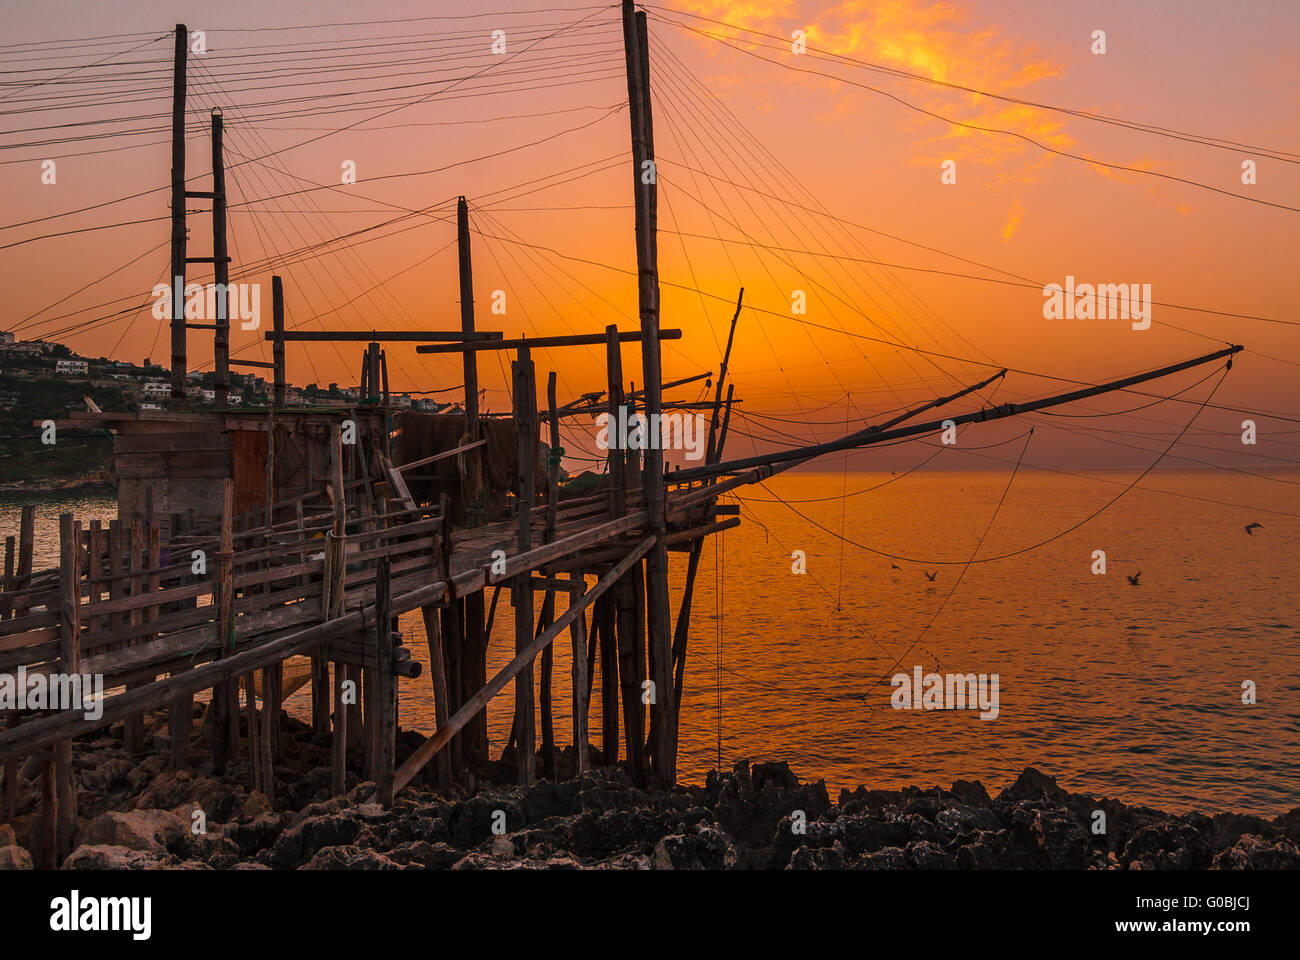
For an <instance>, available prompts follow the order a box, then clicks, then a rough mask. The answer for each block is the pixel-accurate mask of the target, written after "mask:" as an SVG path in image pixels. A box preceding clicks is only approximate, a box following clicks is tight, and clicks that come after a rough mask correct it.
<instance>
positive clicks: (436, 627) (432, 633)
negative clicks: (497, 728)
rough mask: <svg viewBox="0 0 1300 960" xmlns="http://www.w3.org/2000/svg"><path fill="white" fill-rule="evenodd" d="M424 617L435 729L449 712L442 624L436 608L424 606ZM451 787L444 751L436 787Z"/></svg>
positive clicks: (444, 788) (447, 761) (444, 722)
mask: <svg viewBox="0 0 1300 960" xmlns="http://www.w3.org/2000/svg"><path fill="white" fill-rule="evenodd" d="M420 613H421V614H422V615H423V617H424V635H425V637H426V639H427V640H428V643H429V679H430V680H431V681H432V683H433V717H434V722H435V723H436V724H437V729H439V730H441V729H442V728H443V727H445V726H446V725H447V717H448V716H449V715H450V711H448V709H447V676H446V661H445V660H444V658H443V654H442V624H441V623H440V622H439V617H438V608H437V607H434V606H424V607H421V608H420ZM450 786H451V757H450V756H448V754H447V752H446V751H443V752H442V753H439V754H438V787H439V789H442V790H446V789H448V788H449V787H450Z"/></svg>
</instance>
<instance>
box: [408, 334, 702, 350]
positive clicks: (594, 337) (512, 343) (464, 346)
mask: <svg viewBox="0 0 1300 960" xmlns="http://www.w3.org/2000/svg"><path fill="white" fill-rule="evenodd" d="M643 337H644V334H643V333H642V332H640V331H636V330H625V331H623V332H622V333H620V334H619V335H618V338H619V340H620V341H621V342H623V343H628V342H631V341H637V340H641V339H642V338H643ZM681 338H682V332H681V331H680V330H660V331H659V339H660V340H680V339H681ZM604 342H605V335H604V334H603V333H573V334H563V335H560V336H554V337H519V338H517V339H513V340H494V341H491V342H488V343H482V342H480V343H460V344H457V343H426V344H421V345H420V346H418V347H416V348H415V352H416V353H460V352H461V351H466V350H470V351H478V350H518V349H519V348H520V347H532V348H535V349H542V348H543V347H547V348H549V347H594V346H599V345H600V344H602V343H604Z"/></svg>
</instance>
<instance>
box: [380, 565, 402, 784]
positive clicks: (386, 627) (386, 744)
mask: <svg viewBox="0 0 1300 960" xmlns="http://www.w3.org/2000/svg"><path fill="white" fill-rule="evenodd" d="M390 574H391V570H390V567H389V560H388V558H387V557H381V558H380V559H379V562H378V564H377V565H376V567H375V643H376V646H377V648H378V649H377V660H378V667H377V669H376V671H375V675H376V684H375V685H376V686H377V687H378V688H379V696H378V706H379V716H378V717H377V718H376V723H375V727H376V729H377V730H378V731H379V733H378V743H377V745H376V753H377V756H376V758H375V766H376V771H375V782H376V783H377V784H378V786H379V802H380V803H382V804H383V805H384V806H386V807H391V806H392V805H393V774H394V773H395V772H396V771H395V770H394V766H393V764H394V759H395V753H394V748H395V746H396V737H397V711H396V706H397V691H396V689H395V678H394V676H393V634H392V629H393V622H392V592H391V591H392V582H391V580H390Z"/></svg>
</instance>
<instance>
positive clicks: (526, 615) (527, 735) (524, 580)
mask: <svg viewBox="0 0 1300 960" xmlns="http://www.w3.org/2000/svg"><path fill="white" fill-rule="evenodd" d="M511 366H512V367H513V373H514V391H513V393H514V407H515V409H514V417H515V427H516V429H517V436H518V448H517V449H518V464H519V488H518V490H517V493H518V496H519V532H518V543H517V545H516V552H517V553H523V552H524V551H525V550H528V549H529V548H530V547H531V546H532V520H531V514H532V506H533V494H534V485H533V481H534V473H535V466H534V465H535V464H536V462H537V433H536V431H535V429H534V417H535V411H536V407H537V396H536V388H535V386H534V381H533V361H532V358H531V357H530V355H529V350H528V348H527V347H520V348H519V353H518V359H516V360H515V361H514V362H513V363H512V364H511ZM511 603H512V604H513V606H514V608H515V653H516V654H518V653H519V652H520V651H522V650H524V649H526V648H527V647H528V646H529V645H530V644H531V643H532V641H533V582H532V575H531V574H530V573H527V572H525V573H523V574H521V575H519V576H518V577H516V578H515V581H514V584H513V585H512V587H511ZM533 699H534V691H533V667H532V663H531V662H530V663H528V664H526V665H525V666H524V668H523V669H522V670H521V671H520V672H519V675H518V676H517V677H516V678H515V723H516V727H517V729H518V739H517V742H516V750H517V751H518V754H517V758H518V767H517V769H518V779H519V782H520V783H521V784H522V785H523V786H531V785H532V783H533V779H534V777H535V770H536V756H535V737H536V729H535V717H534V703H533Z"/></svg>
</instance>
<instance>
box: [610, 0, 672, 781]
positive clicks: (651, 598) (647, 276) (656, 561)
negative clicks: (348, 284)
mask: <svg viewBox="0 0 1300 960" xmlns="http://www.w3.org/2000/svg"><path fill="white" fill-rule="evenodd" d="M623 46H624V59H625V62H626V66H627V89H628V101H629V105H630V108H631V109H630V111H629V113H630V115H631V124H632V158H633V165H634V170H633V186H634V195H635V198H636V239H637V244H636V249H637V276H638V280H639V282H638V285H637V290H638V301H639V307H640V315H641V334H642V339H641V368H642V375H643V377H644V379H645V412H646V419H647V431H648V433H649V435H648V436H647V438H646V439H647V442H648V446H647V448H646V450H645V474H644V480H643V487H644V491H645V494H644V495H645V504H646V509H647V511H648V512H649V514H650V524H649V526H650V532H651V533H652V534H653V535H654V537H655V544H654V546H653V547H652V548H651V549H650V552H649V553H648V554H647V555H646V563H645V579H646V594H645V604H646V621H647V627H648V629H649V653H650V670H651V674H652V676H651V678H650V679H651V680H652V681H653V683H654V699H653V700H652V702H651V707H650V710H651V713H652V714H653V715H654V717H655V724H654V729H655V743H654V758H655V778H656V780H657V781H658V783H659V785H660V786H661V787H664V788H667V787H671V786H672V785H673V784H674V783H675V782H676V780H677V744H676V736H675V729H674V723H673V718H674V717H675V716H676V708H675V705H674V700H673V686H672V637H671V635H670V634H669V629H668V617H669V609H668V552H667V538H666V536H665V532H666V530H667V516H666V515H665V513H664V451H663V435H662V431H661V430H658V429H656V425H658V424H659V418H660V415H661V412H662V408H663V402H662V396H661V387H662V383H663V376H662V371H661V368H660V355H659V252H658V242H657V239H656V231H657V229H658V224H657V219H658V209H657V205H658V197H657V189H658V188H657V185H656V177H655V176H654V170H655V167H654V164H655V159H654V156H655V154H654V119H653V115H652V111H651V107H650V55H649V46H648V40H647V36H646V18H645V13H643V12H642V13H638V12H636V11H635V9H634V7H633V0H623Z"/></svg>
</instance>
